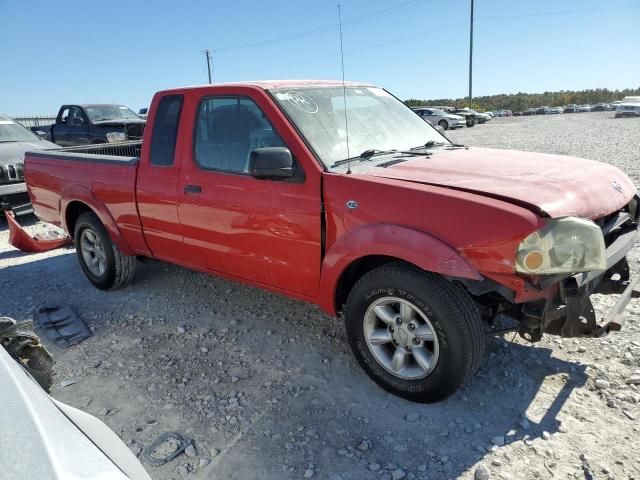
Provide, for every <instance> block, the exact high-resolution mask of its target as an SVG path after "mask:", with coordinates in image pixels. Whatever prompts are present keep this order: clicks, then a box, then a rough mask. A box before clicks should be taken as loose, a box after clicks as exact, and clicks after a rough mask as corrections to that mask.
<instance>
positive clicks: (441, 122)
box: [438, 120, 449, 130]
mask: <svg viewBox="0 0 640 480" xmlns="http://www.w3.org/2000/svg"><path fill="white" fill-rule="evenodd" d="M438 125H440V126H441V127H442V128H444V129H445V130H449V122H447V121H446V120H440V121H439V122H438Z"/></svg>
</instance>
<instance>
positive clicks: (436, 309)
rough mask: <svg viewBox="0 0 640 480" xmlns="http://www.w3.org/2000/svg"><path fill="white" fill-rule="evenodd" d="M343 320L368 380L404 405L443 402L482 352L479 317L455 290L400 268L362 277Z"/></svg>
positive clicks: (439, 280)
mask: <svg viewBox="0 0 640 480" xmlns="http://www.w3.org/2000/svg"><path fill="white" fill-rule="evenodd" d="M345 317H346V328H347V335H348V338H349V343H350V345H351V348H352V350H353V352H354V355H355V356H356V358H357V360H358V362H359V363H360V365H361V366H362V368H363V369H364V370H365V372H366V373H367V375H369V377H371V379H372V380H373V381H375V382H376V383H377V384H378V385H380V386H381V387H382V388H384V389H385V390H387V391H389V392H391V393H394V394H395V395H398V396H400V397H403V398H406V399H408V400H412V401H416V402H421V403H431V402H437V401H440V400H443V399H445V398H447V397H448V396H450V395H451V394H453V393H454V392H455V391H456V390H458V389H459V388H460V387H462V386H463V385H464V384H465V382H467V380H468V379H469V378H470V377H471V376H472V375H473V373H475V371H476V370H477V368H478V366H479V364H480V361H481V359H482V355H483V352H484V333H483V328H482V321H481V319H480V314H479V312H478V310H477V308H476V306H475V304H474V303H473V301H472V300H471V298H470V297H469V295H468V294H467V293H466V292H465V291H464V290H463V289H462V287H460V286H458V285H456V284H453V283H451V282H448V281H447V280H445V279H443V278H442V277H440V276H438V275H435V274H432V273H427V272H424V271H421V270H418V269H416V268H413V267H411V266H408V265H405V264H401V263H394V264H389V265H386V266H383V267H380V268H378V269H375V270H373V271H371V272H369V273H368V274H366V275H365V276H363V277H362V278H361V279H360V280H359V281H358V282H357V283H356V285H355V286H354V287H353V289H352V291H351V292H350V294H349V297H348V299H347V304H346V307H345Z"/></svg>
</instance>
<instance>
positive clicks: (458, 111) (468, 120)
mask: <svg viewBox="0 0 640 480" xmlns="http://www.w3.org/2000/svg"><path fill="white" fill-rule="evenodd" d="M445 111H447V112H449V113H451V114H453V115H459V116H461V117H463V118H464V121H465V125H466V126H467V127H473V126H475V124H476V123H477V122H476V115H475V113H473V112H470V111H468V110H466V109H463V108H456V107H448V108H447V109H446V110H445Z"/></svg>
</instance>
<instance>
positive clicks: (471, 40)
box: [469, 0, 473, 108]
mask: <svg viewBox="0 0 640 480" xmlns="http://www.w3.org/2000/svg"><path fill="white" fill-rule="evenodd" d="M472 85H473V0H471V20H470V27H469V108H473V107H472V100H473V94H472V92H471V86H472Z"/></svg>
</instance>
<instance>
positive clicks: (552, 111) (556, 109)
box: [547, 107, 564, 114]
mask: <svg viewBox="0 0 640 480" xmlns="http://www.w3.org/2000/svg"><path fill="white" fill-rule="evenodd" d="M563 112H564V107H551V108H550V109H549V110H548V111H547V114H556V113H563Z"/></svg>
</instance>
